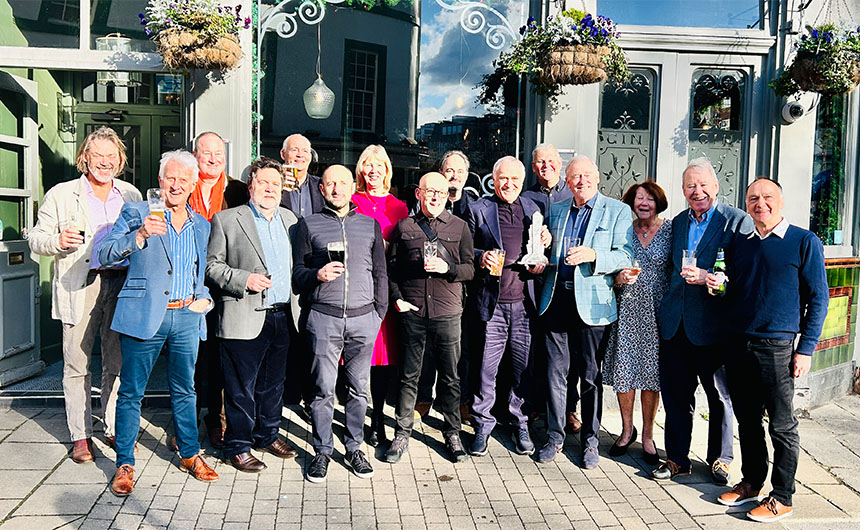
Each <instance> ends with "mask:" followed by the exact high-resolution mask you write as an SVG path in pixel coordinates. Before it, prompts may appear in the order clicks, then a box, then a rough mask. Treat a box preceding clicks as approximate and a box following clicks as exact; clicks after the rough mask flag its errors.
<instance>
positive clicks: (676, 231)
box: [658, 202, 753, 346]
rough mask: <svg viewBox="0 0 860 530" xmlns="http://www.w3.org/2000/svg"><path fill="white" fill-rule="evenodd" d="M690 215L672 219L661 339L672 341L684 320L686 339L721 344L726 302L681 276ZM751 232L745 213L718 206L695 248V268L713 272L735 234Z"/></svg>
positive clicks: (701, 342) (731, 207)
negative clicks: (716, 262)
mask: <svg viewBox="0 0 860 530" xmlns="http://www.w3.org/2000/svg"><path fill="white" fill-rule="evenodd" d="M689 212H690V210H689V208H688V209H686V210H684V211H682V212H681V213H679V214H678V215H676V216H675V218H674V219H672V275H671V276H670V278H669V291H668V292H667V293H666V295H665V296H664V298H663V303H662V304H661V306H660V318H659V319H658V323H659V324H660V336H661V337H662V338H663V339H664V340H669V339H671V338H672V337H674V336H675V333H677V332H678V330H679V328H680V326H681V322H682V321H683V326H684V332H685V333H686V335H687V338H688V339H689V340H690V342H692V343H693V344H695V345H696V346H709V345H712V344H720V343H722V342H725V340H726V335H727V333H728V330H727V329H726V322H727V320H728V318H727V317H728V315H727V313H726V311H727V309H728V308H727V307H726V305H725V303H726V302H725V299H724V298H723V297H718V296H711V295H709V294H708V288H707V287H705V286H704V285H690V284H688V283H687V282H686V281H685V280H684V278H682V277H681V261H682V255H683V250H684V249H685V248H687V235H688V234H689V231H690V213H689ZM752 230H753V222H752V219H750V217H749V216H748V215H747V214H746V213H744V212H743V211H741V210H739V209H737V208H735V207H733V206H729V205H727V204H724V203H722V202H720V203H717V207H716V209H715V210H714V217H713V218H712V219H711V221H710V222H709V223H708V228H707V229H706V230H705V233H704V234H703V235H702V239H700V240H699V244H698V246H697V247H696V265H697V266H698V267H699V268H700V269H710V268H711V267H713V266H714V262H715V261H716V259H717V249H718V248H722V249H725V248H726V247H727V246H728V243H729V240H730V239H731V237H732V235H733V234H735V233H736V232H739V233H741V234H749V233H751V231H752Z"/></svg>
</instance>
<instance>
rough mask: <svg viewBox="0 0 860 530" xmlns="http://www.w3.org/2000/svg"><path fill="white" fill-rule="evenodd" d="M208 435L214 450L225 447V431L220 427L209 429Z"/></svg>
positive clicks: (207, 430) (207, 429)
mask: <svg viewBox="0 0 860 530" xmlns="http://www.w3.org/2000/svg"><path fill="white" fill-rule="evenodd" d="M206 434H207V435H208V436H209V443H210V444H211V445H212V447H213V448H215V449H221V448H222V447H224V429H222V428H221V426H220V425H215V426H214V427H207V428H206Z"/></svg>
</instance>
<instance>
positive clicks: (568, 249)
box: [561, 237, 597, 267]
mask: <svg viewBox="0 0 860 530" xmlns="http://www.w3.org/2000/svg"><path fill="white" fill-rule="evenodd" d="M561 248H562V252H563V254H562V255H563V256H564V262H565V263H566V264H567V265H570V266H572V267H575V266H577V265H580V264H582V263H590V262H592V261H594V260H596V259H597V253H596V252H594V249H593V248H591V247H586V246H583V245H582V239H581V238H578V237H565V238H564V239H563V240H562V247H561Z"/></svg>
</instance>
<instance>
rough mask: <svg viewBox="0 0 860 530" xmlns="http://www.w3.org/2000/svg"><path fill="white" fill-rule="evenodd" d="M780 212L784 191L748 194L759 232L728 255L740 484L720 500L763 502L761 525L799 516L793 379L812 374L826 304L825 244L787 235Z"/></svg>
mask: <svg viewBox="0 0 860 530" xmlns="http://www.w3.org/2000/svg"><path fill="white" fill-rule="evenodd" d="M783 203H784V198H783V193H782V187H781V186H780V185H779V184H778V183H776V182H774V181H772V180H770V179H767V178H759V179H757V180H755V181H754V182H753V183H752V184H750V185H749V187H748V188H747V194H746V205H747V213H749V215H750V216H751V217H752V218H753V221H754V222H755V231H754V232H753V233H752V234H749V235H743V234H737V235H736V236H735V237H734V238H733V240H732V244H731V246H730V247H729V249H727V254H726V263H727V267H728V270H727V275H728V278H729V280H730V281H729V283H728V284H727V289H726V292H727V296H728V297H729V300H728V301H729V303H730V304H731V305H730V307H731V314H732V315H733V324H734V325H733V326H732V327H731V329H734V330H736V332H737V333H738V335H739V336H738V350H737V351H736V352H735V353H734V355H731V356H729V360H728V361H727V363H726V377H727V381H728V385H729V393H730V395H731V398H732V403H733V404H734V410H735V417H736V418H737V420H738V433H739V436H740V444H741V456H742V459H743V462H742V466H741V470H742V472H743V479H742V480H741V481H740V482H739V483H738V484H737V485H736V486H735V487H734V488H732V489H731V490H730V491H727V492H726V493H724V494H722V495H721V496H720V497H719V499H718V500H719V502H720V503H722V504H725V505H727V506H739V505H741V504H745V503H747V502H759V504H758V506H756V507H755V508H753V509H752V510H750V511H749V512H748V513H747V517H749V518H750V519H752V520H754V521H759V522H771V521H777V520H779V519H783V518H785V517H788V516H790V515H791V514H792V507H791V496H792V494H793V493H794V475H795V471H796V470H797V455H798V451H799V447H800V439H799V437H798V434H797V419H796V418H795V417H794V413H793V410H794V407H793V405H792V396H793V393H794V381H793V378H796V377H801V376H803V375H806V374H807V373H808V372H809V367H810V365H811V363H812V353H813V352H814V351H815V346H816V345H817V344H818V337H819V336H820V335H821V328H822V326H823V325H824V318H825V317H826V316H827V305H828V301H829V293H828V287H827V277H826V274H825V271H824V248H823V247H822V245H821V241H820V240H819V239H818V237H816V236H815V234H813V233H812V232H810V231H808V230H804V229H802V228H798V227H796V226H793V225H790V224H789V223H788V221H786V220H785V219H784V218H783V217H782V215H781V211H782V207H783ZM707 284H708V287H710V288H715V287H717V285H718V281H717V278H716V277H715V276H714V275H713V274H709V275H708V278H707ZM798 333H799V334H800V340H799V341H798V342H797V346H795V345H794V342H795V341H794V339H795V337H796V336H797V334H798ZM763 410H765V411H767V414H768V420H769V426H768V430H769V431H770V436H771V443H772V444H773V451H774V454H773V473H772V475H771V483H772V484H773V490H772V491H771V492H770V495H768V496H767V497H765V498H764V499H763V500H762V495H761V489H762V486H764V481H765V479H766V478H767V461H768V459H767V445H766V443H765V437H764V436H765V433H764V428H763V427H762V411H763Z"/></svg>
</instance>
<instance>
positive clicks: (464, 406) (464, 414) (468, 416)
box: [460, 403, 475, 423]
mask: <svg viewBox="0 0 860 530" xmlns="http://www.w3.org/2000/svg"><path fill="white" fill-rule="evenodd" d="M474 420H475V418H473V417H472V409H471V408H470V407H469V404H468V403H460V421H461V422H462V423H471V422H473V421H474Z"/></svg>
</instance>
